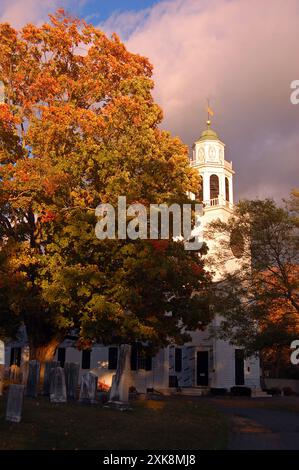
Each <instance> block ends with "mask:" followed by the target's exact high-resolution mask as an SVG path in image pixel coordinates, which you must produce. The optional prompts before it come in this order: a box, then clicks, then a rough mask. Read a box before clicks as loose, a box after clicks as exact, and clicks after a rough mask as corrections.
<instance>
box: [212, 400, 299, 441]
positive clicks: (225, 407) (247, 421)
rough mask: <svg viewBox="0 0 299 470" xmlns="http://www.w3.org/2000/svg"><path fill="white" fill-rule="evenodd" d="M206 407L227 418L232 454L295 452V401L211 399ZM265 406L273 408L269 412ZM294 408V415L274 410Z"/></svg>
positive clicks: (298, 415)
mask: <svg viewBox="0 0 299 470" xmlns="http://www.w3.org/2000/svg"><path fill="white" fill-rule="evenodd" d="M209 401H210V403H211V404H212V403H213V405H214V406H216V408H217V409H219V410H220V411H222V412H224V413H226V414H228V415H229V416H230V436H229V445H228V448H229V449H232V450H255V449H256V450H269V449H270V450H274V449H277V450H299V398H298V397H296V398H295V397H294V398H293V397H290V398H289V397H285V398H266V399H259V398H252V399H248V398H245V399H242V398H230V399H223V398H220V397H219V398H215V399H210V400H209ZM269 406H271V407H272V406H273V407H276V409H270V408H269ZM284 406H287V407H292V406H293V407H294V409H296V410H297V411H287V410H282V409H278V408H281V407H284Z"/></svg>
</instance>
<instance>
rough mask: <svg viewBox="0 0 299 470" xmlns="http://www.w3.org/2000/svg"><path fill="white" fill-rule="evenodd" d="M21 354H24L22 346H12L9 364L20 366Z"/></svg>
mask: <svg viewBox="0 0 299 470" xmlns="http://www.w3.org/2000/svg"><path fill="white" fill-rule="evenodd" d="M21 355H22V348H11V350H10V362H9V365H11V366H18V367H20V365H21Z"/></svg>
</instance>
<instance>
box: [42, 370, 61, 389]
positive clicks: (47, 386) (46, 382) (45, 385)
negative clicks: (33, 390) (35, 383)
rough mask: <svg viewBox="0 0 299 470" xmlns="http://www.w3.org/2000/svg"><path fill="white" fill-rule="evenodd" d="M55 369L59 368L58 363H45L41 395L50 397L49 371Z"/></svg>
mask: <svg viewBox="0 0 299 470" xmlns="http://www.w3.org/2000/svg"><path fill="white" fill-rule="evenodd" d="M56 367H60V362H59V361H48V362H45V369H44V383H43V395H45V396H49V395H50V382H51V371H52V369H55V368H56Z"/></svg>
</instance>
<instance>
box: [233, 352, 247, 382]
mask: <svg viewBox="0 0 299 470" xmlns="http://www.w3.org/2000/svg"><path fill="white" fill-rule="evenodd" d="M235 383H236V385H244V383H245V377H244V350H243V349H235Z"/></svg>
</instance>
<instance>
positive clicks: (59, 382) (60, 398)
mask: <svg viewBox="0 0 299 470" xmlns="http://www.w3.org/2000/svg"><path fill="white" fill-rule="evenodd" d="M50 401H51V403H66V386H65V376H64V370H63V368H62V367H55V368H54V369H52V370H51V376H50Z"/></svg>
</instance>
